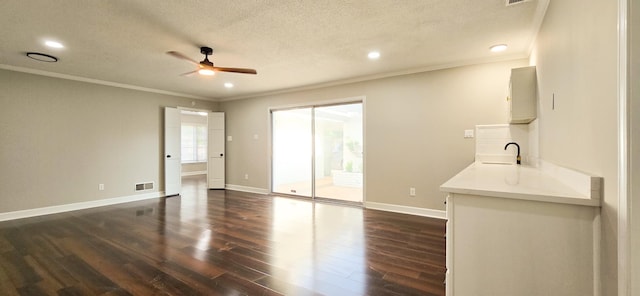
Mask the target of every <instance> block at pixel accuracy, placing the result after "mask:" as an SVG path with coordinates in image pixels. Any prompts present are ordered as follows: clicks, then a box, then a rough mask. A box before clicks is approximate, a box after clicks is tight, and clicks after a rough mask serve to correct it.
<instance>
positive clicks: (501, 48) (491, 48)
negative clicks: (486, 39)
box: [489, 44, 507, 52]
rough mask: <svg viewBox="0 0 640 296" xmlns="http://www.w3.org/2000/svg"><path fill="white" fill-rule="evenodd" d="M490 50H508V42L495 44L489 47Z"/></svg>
mask: <svg viewBox="0 0 640 296" xmlns="http://www.w3.org/2000/svg"><path fill="white" fill-rule="evenodd" d="M489 50H491V52H501V51H505V50H507V45H506V44H498V45H494V46H491V47H489Z"/></svg>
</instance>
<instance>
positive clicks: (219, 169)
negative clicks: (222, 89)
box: [207, 112, 225, 189]
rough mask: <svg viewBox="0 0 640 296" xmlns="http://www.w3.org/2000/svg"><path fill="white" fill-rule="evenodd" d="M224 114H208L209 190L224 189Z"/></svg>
mask: <svg viewBox="0 0 640 296" xmlns="http://www.w3.org/2000/svg"><path fill="white" fill-rule="evenodd" d="M224 140H225V135H224V112H209V134H208V141H209V143H208V151H207V152H208V154H207V155H208V158H209V161H208V163H207V185H208V187H209V189H224V187H225V178H224V177H225V167H224V165H225V161H224V158H225V155H224V154H225V152H224V144H225V142H224Z"/></svg>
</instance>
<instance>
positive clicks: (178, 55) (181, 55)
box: [167, 51, 200, 65]
mask: <svg viewBox="0 0 640 296" xmlns="http://www.w3.org/2000/svg"><path fill="white" fill-rule="evenodd" d="M167 54H168V55H171V56H173V57H176V58H179V59H182V60H185V61H188V62H191V63H193V64H196V65H200V63H198V62H196V61H194V60H193V59H191V58H190V57H188V56H186V55H183V54H181V53H179V52H177V51H167Z"/></svg>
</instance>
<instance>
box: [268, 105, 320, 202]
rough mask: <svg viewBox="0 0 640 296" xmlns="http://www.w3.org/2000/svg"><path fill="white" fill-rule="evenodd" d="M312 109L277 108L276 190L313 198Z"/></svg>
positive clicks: (274, 189)
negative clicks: (279, 109)
mask: <svg viewBox="0 0 640 296" xmlns="http://www.w3.org/2000/svg"><path fill="white" fill-rule="evenodd" d="M311 114H312V108H303V109H292V110H282V111H274V112H273V113H272V117H271V118H272V128H273V131H272V135H273V141H272V143H273V147H272V151H273V173H272V178H273V192H277V193H286V194H293V195H300V196H308V197H312V196H313V195H312V189H311V186H312V182H311V180H312V176H311V173H312V171H311V170H312V164H311V156H312V155H313V152H312V151H311V147H312V146H311V144H312V142H311V141H312V137H311V135H312V126H311V123H312V117H311Z"/></svg>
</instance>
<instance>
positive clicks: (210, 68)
mask: <svg viewBox="0 0 640 296" xmlns="http://www.w3.org/2000/svg"><path fill="white" fill-rule="evenodd" d="M200 53H201V54H203V55H204V60H202V61H201V62H196V61H195V60H193V59H191V58H189V57H187V56H185V55H183V54H181V53H179V52H177V51H168V52H167V54H169V55H172V56H174V57H176V58H179V59H183V60H186V61H188V62H191V63H192V64H195V65H196V66H198V69H197V70H195V71H191V72H187V73H184V74H182V75H183V76H184V75H191V74H194V73H199V74H201V75H214V74H215V72H233V73H242V74H258V72H257V71H256V70H254V69H246V68H228V67H216V66H214V65H213V63H212V62H211V61H209V56H210V55H211V54H213V49H211V47H206V46H203V47H200Z"/></svg>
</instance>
